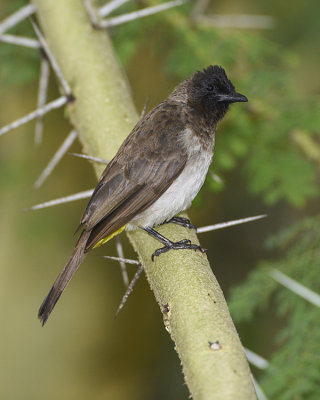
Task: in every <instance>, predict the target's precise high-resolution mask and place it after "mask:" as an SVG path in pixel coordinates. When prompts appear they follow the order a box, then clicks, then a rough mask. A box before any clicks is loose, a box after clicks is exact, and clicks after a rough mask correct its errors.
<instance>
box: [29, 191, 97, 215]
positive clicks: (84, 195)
mask: <svg viewBox="0 0 320 400" xmlns="http://www.w3.org/2000/svg"><path fill="white" fill-rule="evenodd" d="M93 190H94V189H90V190H85V191H84V192H79V193H75V194H71V195H70V196H65V197H60V198H59V199H54V200H49V201H46V202H45V203H41V204H36V205H35V206H32V207H30V208H25V209H24V211H34V210H40V209H42V208H47V207H53V206H58V205H60V204H64V203H71V202H72V201H76V200H82V199H87V198H88V197H91V196H92V193H93Z"/></svg>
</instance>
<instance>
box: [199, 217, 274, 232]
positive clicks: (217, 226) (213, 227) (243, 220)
mask: <svg viewBox="0 0 320 400" xmlns="http://www.w3.org/2000/svg"><path fill="white" fill-rule="evenodd" d="M265 217H267V214H263V215H256V216H255V217H248V218H241V219H235V220H233V221H228V222H222V223H220V224H215V225H209V226H203V227H201V228H198V229H197V233H204V232H209V231H215V230H217V229H224V228H228V227H229V226H233V225H239V224H245V223H246V222H251V221H256V220H257V219H261V218H265Z"/></svg>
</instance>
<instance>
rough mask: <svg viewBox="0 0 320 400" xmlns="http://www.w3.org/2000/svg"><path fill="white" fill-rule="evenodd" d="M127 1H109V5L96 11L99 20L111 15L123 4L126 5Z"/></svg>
mask: <svg viewBox="0 0 320 400" xmlns="http://www.w3.org/2000/svg"><path fill="white" fill-rule="evenodd" d="M128 1H129V0H111V1H109V3H107V4H105V5H104V6H102V7H101V8H100V9H99V10H98V14H99V17H100V18H104V17H106V16H107V15H109V14H111V13H112V11H114V10H116V9H117V8H119V7H121V6H122V5H123V4H125V3H127V2H128Z"/></svg>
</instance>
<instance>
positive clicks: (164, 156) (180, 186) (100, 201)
mask: <svg viewBox="0 0 320 400" xmlns="http://www.w3.org/2000/svg"><path fill="white" fill-rule="evenodd" d="M246 101H248V100H247V98H246V97H245V96H243V95H242V94H239V93H237V92H236V91H235V88H234V86H233V84H232V83H231V82H230V80H229V79H228V78H227V75H226V73H225V71H224V69H223V68H221V67H219V66H217V65H215V66H212V65H211V66H209V67H208V68H206V69H204V70H203V71H198V72H196V73H195V74H194V75H193V76H192V77H191V78H189V79H186V80H185V81H183V82H182V83H180V85H178V86H177V87H176V88H175V89H174V90H173V92H172V93H171V94H170V96H169V97H168V98H167V99H166V100H165V101H164V102H163V103H161V104H159V105H158V106H156V107H155V108H154V109H153V110H151V111H150V112H149V113H148V114H147V115H145V116H144V117H142V118H141V119H140V121H139V122H138V123H137V124H136V126H135V127H134V128H133V130H132V131H131V133H130V134H129V136H128V137H127V138H126V140H125V141H124V142H123V144H122V145H121V147H120V148H119V150H118V152H117V154H116V155H115V157H114V158H113V159H112V161H111V162H110V163H109V164H108V165H107V167H106V168H105V170H104V172H103V173H102V175H101V177H100V180H99V182H98V185H97V187H96V188H95V190H94V192H93V194H92V197H91V198H90V200H89V203H88V205H87V207H86V209H85V211H84V213H83V216H82V218H81V221H80V225H79V228H80V229H82V233H81V235H80V237H79V239H78V242H77V244H76V246H75V249H74V251H73V253H72V255H71V257H70V258H69V260H68V262H67V264H66V266H65V267H64V269H63V270H62V272H61V273H60V275H59V276H58V278H57V279H56V281H55V282H54V284H53V286H52V288H51V290H50V292H49V294H48V296H47V297H46V298H45V300H44V302H43V303H42V305H41V307H40V310H39V315H38V316H39V318H40V320H41V321H42V324H45V322H46V321H47V319H48V317H49V315H50V313H51V311H52V309H53V307H54V306H55V304H56V302H57V301H58V299H59V297H60V296H61V294H62V292H63V291H64V289H65V288H66V286H67V284H68V283H69V282H70V280H71V278H72V276H73V275H74V273H75V272H76V270H77V269H78V267H79V265H80V264H81V262H82V261H83V259H84V258H85V256H86V255H87V253H88V252H89V250H91V249H92V248H93V247H97V246H98V245H100V244H102V243H104V242H106V241H107V240H109V239H110V238H111V237H113V236H115V235H116V234H118V233H120V232H121V231H122V230H124V229H125V228H126V229H128V230H132V229H137V228H142V229H144V230H145V231H146V232H148V233H149V234H150V235H152V236H153V237H155V238H156V239H158V240H159V241H160V242H161V243H162V244H163V245H164V247H162V248H160V249H158V250H156V251H155V252H154V253H153V255H152V259H153V258H154V257H155V256H159V255H160V254H161V253H163V252H166V251H168V250H170V249H194V250H200V251H202V252H204V251H205V250H204V249H202V248H201V247H200V246H197V245H195V244H192V243H190V241H188V240H182V241H179V242H171V241H170V240H169V239H167V238H165V237H164V236H162V235H160V234H159V233H158V232H157V231H156V230H154V229H153V228H154V227H155V226H157V225H160V224H163V223H167V222H174V223H178V224H182V225H186V226H189V227H190V226H192V225H191V224H190V222H189V221H188V220H185V219H183V218H179V217H176V215H177V214H178V213H179V212H181V211H183V210H185V209H186V208H188V207H189V206H190V204H191V202H192V200H193V199H194V198H195V196H196V195H197V193H198V192H199V190H200V188H201V186H202V185H203V182H204V180H205V177H206V174H207V171H208V168H209V166H210V164H211V161H212V157H213V148H214V138H215V131H216V128H217V124H218V122H219V121H220V120H221V119H222V118H223V116H224V115H225V114H226V112H227V111H228V108H229V105H230V104H231V103H235V102H246Z"/></svg>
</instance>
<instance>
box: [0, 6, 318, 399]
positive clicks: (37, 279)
mask: <svg viewBox="0 0 320 400" xmlns="http://www.w3.org/2000/svg"><path fill="white" fill-rule="evenodd" d="M23 4H26V3H25V2H24V1H9V0H7V1H5V0H2V1H1V3H0V20H2V19H4V18H5V17H6V16H8V15H9V14H10V12H12V11H14V10H16V9H18V8H19V7H20V6H21V5H23ZM148 4H150V2H143V1H141V2H129V4H127V5H125V6H124V7H122V9H121V10H120V11H130V10H133V9H136V8H137V7H143V6H146V5H148ZM193 7H194V3H192V4H187V5H185V6H183V7H181V8H180V9H174V10H171V11H167V12H165V13H162V14H159V15H156V16H152V17H149V18H146V19H141V20H139V21H135V22H132V23H128V24H126V25H124V26H120V27H118V28H114V29H112V30H111V32H110V34H111V36H112V39H113V42H114V44H115V49H116V52H117V54H118V57H119V62H120V63H121V64H122V65H123V68H124V69H125V71H126V73H127V75H128V79H129V82H130V84H131V87H132V94H133V98H134V101H135V104H136V106H137V109H138V110H139V111H140V110H142V108H143V106H144V103H145V101H146V98H147V97H148V96H150V104H149V107H150V108H152V107H153V106H155V105H156V104H158V103H159V102H160V101H162V100H163V99H164V98H165V97H166V96H167V95H168V94H169V93H170V91H171V90H172V88H173V87H174V86H175V85H176V84H177V83H179V82H180V81H181V80H183V79H185V78H187V77H189V76H190V75H191V74H192V73H193V72H194V71H195V70H197V69H202V68H204V67H206V66H207V65H209V64H219V65H222V66H224V67H225V68H226V70H227V73H228V75H229V77H230V78H231V80H232V81H233V82H234V83H235V86H236V88H237V89H238V90H239V91H240V92H241V93H244V94H245V95H246V96H247V97H248V98H249V103H248V105H247V107H242V106H239V105H235V106H233V107H232V110H231V112H230V113H229V114H228V116H227V118H226V119H225V121H224V122H223V123H222V124H221V125H220V127H219V130H218V134H217V137H216V150H215V151H216V154H215V159H214V162H213V165H212V168H211V172H212V173H215V174H218V175H219V177H220V178H221V179H222V183H219V182H216V181H214V180H213V179H212V177H211V175H210V176H208V178H207V181H206V184H205V186H204V188H203V190H201V192H200V194H199V196H198V197H197V199H196V200H195V204H194V205H193V207H192V208H191V210H190V212H189V215H190V217H191V220H192V222H193V223H194V224H195V225H197V226H199V227H200V226H204V225H209V224H213V223H218V222H223V221H228V220H231V219H237V218H242V217H247V216H251V215H256V214H262V213H267V214H268V218H266V219H264V220H261V221H258V222H254V223H250V224H246V225H240V226H238V227H233V228H229V229H225V230H220V231H216V232H212V233H207V234H202V235H201V237H200V240H201V244H202V245H203V247H205V248H208V249H209V251H208V257H209V260H210V262H211V265H212V268H213V270H214V273H215V274H216V276H217V278H218V280H219V282H220V284H221V286H222V288H223V290H224V293H225V295H226V297H227V299H228V300H229V302H230V305H231V312H232V316H233V318H234V320H235V322H236V325H237V328H238V331H239V334H240V336H241V339H242V342H243V344H244V345H245V346H246V347H248V348H250V349H251V350H253V351H256V352H257V353H259V354H261V355H262V356H264V357H265V358H267V359H268V360H270V362H271V365H272V366H271V367H270V368H269V369H268V370H267V371H265V372H261V371H258V370H256V369H254V368H253V372H254V373H255V376H256V377H257V378H258V379H259V380H260V382H261V384H262V387H263V388H264V390H265V392H266V394H267V395H268V396H269V398H271V399H281V400H282V399H319V398H320V389H319V387H320V385H319V383H320V357H319V346H318V343H319V339H320V337H319V336H320V328H319V321H320V313H319V311H318V309H316V307H315V306H312V305H310V304H309V303H306V302H305V301H304V300H302V299H300V298H298V297H297V296H296V295H293V294H292V293H290V292H289V291H288V290H287V289H281V288H280V286H279V285H276V284H275V283H274V282H273V281H272V280H271V278H268V277H267V275H266V272H265V271H267V270H268V268H269V267H270V266H271V267H272V266H276V267H277V268H279V269H282V270H283V272H285V273H287V274H288V275H290V276H291V277H292V278H294V279H297V280H299V282H301V283H303V284H305V285H306V286H308V287H310V288H311V289H313V290H315V291H318V292H320V283H319V282H320V279H319V278H318V276H319V273H318V272H319V256H320V254H319V241H320V232H319V214H320V204H319V166H320V137H319V122H320V121H319V119H320V113H319V111H320V110H319V104H320V102H319V93H320V82H319V78H318V75H319V73H318V71H319V45H320V39H319V32H318V29H319V23H318V18H319V12H320V5H319V2H316V1H315V0H312V1H311V0H310V1H307V2H305V1H301V0H293V1H292V2H290V4H289V3H287V2H278V1H275V0H271V1H262V0H260V1H252V0H242V1H235V0H230V1H228V2H225V1H215V2H213V1H212V2H209V3H208V5H207V7H206V12H205V15H206V16H209V15H210V14H214V13H217V14H259V15H260V14H261V15H272V16H273V17H274V18H275V26H274V28H273V29H270V30H264V29H251V30H249V29H247V30H245V29H242V30H241V29H217V28H212V27H204V26H202V25H201V24H199V23H198V22H197V21H195V20H191V18H190V15H191V14H192V10H193ZM120 11H119V12H120ZM10 33H17V34H28V35H32V30H31V27H30V24H29V22H27V21H26V22H24V23H22V24H20V25H19V26H18V27H16V28H14V29H12V30H11V31H10ZM0 60H1V61H0V99H1V107H0V127H1V126H4V125H6V124H7V123H9V122H11V121H13V120H14V119H16V118H18V117H20V116H22V115H24V114H26V113H28V112H29V111H31V110H33V109H34V108H35V107H36V101H37V86H38V79H37V76H38V72H39V54H38V52H37V51H36V50H25V49H21V48H20V47H16V46H12V45H8V44H4V43H0ZM49 92H50V93H49V96H50V99H54V98H55V97H56V96H58V90H57V87H56V84H55V82H54V79H51V82H50V91H49ZM70 129H71V127H70V125H69V123H68V121H67V118H66V117H65V115H64V112H63V111H61V110H59V111H54V112H51V113H50V114H49V115H47V116H46V117H45V129H44V138H43V143H42V145H41V146H40V147H38V148H36V147H35V146H34V123H29V124H27V125H25V126H23V127H21V128H19V129H16V130H14V131H12V132H10V133H8V134H6V135H4V136H3V137H1V138H0V187H1V195H0V210H1V211H0V215H1V223H0V246H1V247H0V272H1V280H0V285H1V290H0V315H1V330H0V332H1V334H0V360H1V361H0V398H1V399H7V400H11V399H12V400H15V399H30V400H31V399H32V400H36V399H75V398H77V399H117V400H121V399H131V400H134V399H140V400H151V399H152V400H157V399H167V400H171V399H172V400H173V399H186V398H188V391H187V388H186V386H185V385H184V382H183V377H182V374H181V371H180V369H181V368H180V364H179V360H178V358H177V355H176V353H175V351H174V348H173V343H172V341H171V339H170V337H169V335H168V333H167V332H166V331H165V329H164V327H163V322H162V316H161V313H160V312H159V309H158V306H157V304H156V302H155V300H154V298H153V295H152V293H151V291H150V289H149V287H148V285H147V283H146V281H145V278H144V277H142V278H141V279H140V281H139V282H138V284H137V286H136V288H135V290H134V293H133V295H131V296H130V298H129V300H128V303H127V305H126V306H125V308H124V311H122V312H121V313H120V315H119V317H118V318H117V319H116V320H114V319H113V316H114V313H115V311H116V309H117V307H118V304H119V302H120V300H121V297H122V295H123V292H124V285H123V282H122V280H121V275H120V270H119V267H118V265H117V264H116V263H115V262H113V261H106V260H102V259H101V258H99V257H97V255H99V254H108V255H116V249H115V243H114V242H111V243H108V244H106V245H105V246H103V247H102V248H100V249H98V250H97V251H95V252H92V253H91V255H90V257H88V258H87V260H86V261H85V263H84V264H83V266H82V267H81V268H80V270H79V271H78V273H77V274H76V276H75V278H74V279H73V281H72V284H71V285H70V287H69V288H68V290H67V291H66V293H65V294H64V295H63V297H62V299H61V300H60V302H59V304H58V305H57V307H56V309H55V310H54V312H53V314H52V316H51V317H50V320H49V321H48V324H47V325H46V326H45V327H44V328H41V326H40V324H39V321H38V320H37V317H36V315H37V310H38V307H39V305H40V304H41V301H42V300H43V298H44V296H45V295H46V294H47V292H48V290H49V288H50V287H51V284H52V283H53V281H54V279H55V278H56V276H57V274H58V273H59V272H60V270H61V268H62V267H63V265H64V262H65V261H66V259H67V258H68V256H69V255H70V253H71V251H72V249H73V246H74V243H75V237H74V236H73V232H74V230H75V228H76V227H77V225H78V222H79V218H80V216H81V214H82V212H83V209H84V207H85V204H86V201H79V202H74V203H72V204H68V205H63V206H57V207H52V208H49V209H44V210H40V211H34V212H28V213H27V212H23V209H25V208H27V207H30V206H31V205H34V204H37V203H40V202H43V201H47V200H50V199H53V198H57V197H61V196H65V195H68V194H72V193H75V192H79V191H82V190H86V189H89V188H91V187H94V186H95V184H96V178H95V176H94V173H93V169H92V168H91V166H90V165H89V164H88V163H87V162H86V161H85V160H80V159H76V158H75V157H72V156H71V155H66V156H65V157H64V159H63V161H62V162H61V163H60V164H59V166H58V167H57V168H56V170H55V171H54V173H53V174H52V176H50V178H49V179H48V180H47V181H46V182H45V183H44V184H43V186H42V187H41V188H40V189H38V190H35V189H33V184H34V182H35V180H36V179H37V178H38V176H39V175H40V173H41V171H42V170H43V168H44V167H45V165H46V163H47V162H48V160H49V158H50V157H51V156H52V155H53V153H54V152H55V151H56V149H57V148H58V147H59V145H60V144H61V143H62V141H63V140H64V138H65V137H66V135H67V134H68V132H69V131H70ZM71 150H72V151H74V152H80V151H81V147H80V145H79V144H78V143H76V144H74V145H73V147H72V149H71ZM270 238H271V239H270ZM122 242H123V243H124V246H125V255H126V256H127V257H134V254H133V251H132V250H131V248H130V246H129V245H128V243H127V240H126V238H125V235H122ZM128 269H129V274H130V276H132V275H133V274H134V272H135V267H133V266H128ZM235 287H237V289H236V290H235V289H234V288H235ZM256 308H257V310H256Z"/></svg>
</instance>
